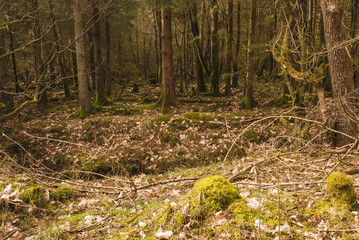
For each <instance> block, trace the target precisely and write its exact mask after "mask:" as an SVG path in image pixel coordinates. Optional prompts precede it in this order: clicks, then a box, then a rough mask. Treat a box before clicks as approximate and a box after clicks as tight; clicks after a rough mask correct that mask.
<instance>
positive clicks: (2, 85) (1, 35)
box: [0, 30, 14, 110]
mask: <svg viewBox="0 0 359 240" xmlns="http://www.w3.org/2000/svg"><path fill="white" fill-rule="evenodd" d="M5 49H6V47H5V31H3V30H0V56H1V55H3V54H5V53H6V51H5ZM3 91H5V92H3ZM9 91H10V78H9V66H8V57H7V56H6V57H1V58H0V103H3V104H5V106H6V108H7V109H9V110H10V109H11V108H12V107H13V106H14V102H13V98H12V95H11V94H9V93H8V92H9Z"/></svg>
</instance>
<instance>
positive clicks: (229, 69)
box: [224, 0, 233, 96]
mask: <svg viewBox="0 0 359 240" xmlns="http://www.w3.org/2000/svg"><path fill="white" fill-rule="evenodd" d="M232 43H233V0H229V1H228V36H227V53H226V68H227V71H226V72H227V76H226V87H225V93H224V94H225V95H226V96H229V95H231V79H232V74H233V71H232V61H233V59H232Z"/></svg>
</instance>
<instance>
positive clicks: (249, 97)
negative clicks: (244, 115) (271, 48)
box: [243, 0, 257, 109]
mask: <svg viewBox="0 0 359 240" xmlns="http://www.w3.org/2000/svg"><path fill="white" fill-rule="evenodd" d="M256 15H257V0H252V1H251V8H250V19H249V24H248V46H247V47H248V50H247V66H246V68H247V69H246V88H245V95H244V99H243V105H244V107H245V108H247V109H252V108H253V107H254V105H255V101H254V97H253V82H254V78H255V76H254V68H253V66H252V64H253V61H252V58H253V52H252V51H251V45H252V44H253V43H254V41H255V27H256V18H257V16H256Z"/></svg>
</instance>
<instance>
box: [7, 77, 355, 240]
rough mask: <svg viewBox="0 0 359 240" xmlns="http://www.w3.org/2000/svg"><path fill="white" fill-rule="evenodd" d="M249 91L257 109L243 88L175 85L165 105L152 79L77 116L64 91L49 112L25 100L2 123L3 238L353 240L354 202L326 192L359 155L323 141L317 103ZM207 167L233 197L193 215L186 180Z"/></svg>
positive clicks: (264, 89) (269, 89) (266, 87)
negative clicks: (184, 89)
mask: <svg viewBox="0 0 359 240" xmlns="http://www.w3.org/2000/svg"><path fill="white" fill-rule="evenodd" d="M256 90H257V91H256V93H255V94H256V98H257V99H261V102H259V105H258V107H257V108H255V109H254V110H245V109H243V108H242V106H241V93H240V92H237V93H236V94H235V95H234V96H232V97H215V98H214V97H211V96H206V95H201V96H186V95H179V98H178V99H179V101H180V108H178V109H173V110H172V111H171V113H169V114H167V115H161V114H159V112H158V109H154V108H153V103H154V102H156V101H157V99H158V95H159V94H158V88H155V87H153V89H146V90H142V89H141V91H140V92H139V93H132V92H131V91H130V90H129V91H125V92H124V93H123V94H122V95H121V96H119V97H115V98H113V99H110V101H111V104H109V105H108V106H104V107H103V108H102V109H101V111H98V112H97V113H94V114H92V115H91V116H89V117H87V118H85V119H77V118H76V117H75V116H74V115H73V113H74V112H76V108H77V105H76V99H75V98H74V99H66V100H62V99H61V97H60V96H61V93H57V94H58V97H53V98H52V99H50V100H51V101H50V104H49V107H48V109H47V110H46V111H45V112H44V111H38V110H37V108H36V106H32V107H31V108H29V109H26V110H25V111H23V112H22V113H20V114H18V115H17V116H16V118H14V119H13V120H10V121H7V122H6V123H4V124H2V125H1V126H0V131H1V132H2V136H1V137H0V140H1V141H0V150H1V152H0V154H1V155H0V156H1V158H2V161H1V162H0V167H1V168H0V169H1V170H0V225H1V228H0V238H1V239H27V240H30V239H359V233H358V231H359V208H357V206H356V204H354V205H353V206H351V207H344V206H341V207H338V206H334V205H332V203H331V201H329V200H328V198H327V196H326V190H325V189H326V179H327V177H328V175H329V174H330V173H332V172H334V171H335V172H337V171H340V172H346V173H349V174H351V175H352V176H350V178H351V179H353V183H354V186H355V187H357V186H359V182H358V177H359V175H358V174H355V171H351V170H350V169H351V168H353V166H356V165H357V159H358V158H357V157H355V154H353V152H351V151H342V150H340V149H332V148H329V147H328V146H327V145H326V144H325V143H324V140H323V139H324V138H325V136H326V135H325V134H323V127H322V126H321V125H320V124H316V120H317V119H316V117H317V115H316V110H315V106H313V107H312V108H311V109H309V107H308V108H307V109H306V112H307V115H304V116H305V117H304V118H300V117H298V118H295V117H290V116H291V115H293V113H292V112H291V110H290V108H289V107H278V106H275V103H274V102H273V101H272V100H273V97H274V96H279V94H280V93H279V90H278V89H275V88H274V87H273V86H271V84H264V83H263V84H262V86H258V87H257V89H256ZM55 96H56V95H55ZM60 102H61V104H60ZM308 106H309V104H308ZM308 113H311V114H308ZM296 116H298V115H296ZM344 150H345V149H344ZM351 150H353V149H351ZM208 176H222V177H224V178H226V179H228V180H230V182H231V183H232V184H233V185H234V186H236V188H237V189H238V193H239V195H240V196H236V197H235V198H236V199H237V200H238V201H237V202H235V203H236V204H231V205H229V206H226V207H224V208H223V209H222V210H219V211H215V212H211V211H208V213H206V212H205V213H203V212H201V215H200V217H199V216H198V215H196V216H195V214H194V213H193V209H194V206H192V205H191V204H192V202H191V200H190V199H191V196H192V198H193V191H192V188H193V185H194V183H195V182H196V181H197V180H198V179H202V178H205V177H208ZM191 191H192V192H191ZM191 194H192V195H191ZM202 197H203V196H198V198H199V199H200V202H201V199H202ZM220 197H221V196H217V197H216V198H220ZM240 201H243V203H245V204H240V203H239V202H240ZM201 204H204V205H203V208H204V209H205V203H200V206H201Z"/></svg>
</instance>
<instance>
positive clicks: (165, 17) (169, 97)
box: [160, 0, 177, 113]
mask: <svg viewBox="0 0 359 240" xmlns="http://www.w3.org/2000/svg"><path fill="white" fill-rule="evenodd" d="M161 2H162V71H163V73H162V95H161V101H160V102H161V104H162V106H161V112H162V113H167V112H168V110H169V107H170V106H177V99H176V90H175V80H174V74H173V49H172V29H171V7H170V3H171V1H170V0H162V1H161Z"/></svg>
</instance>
